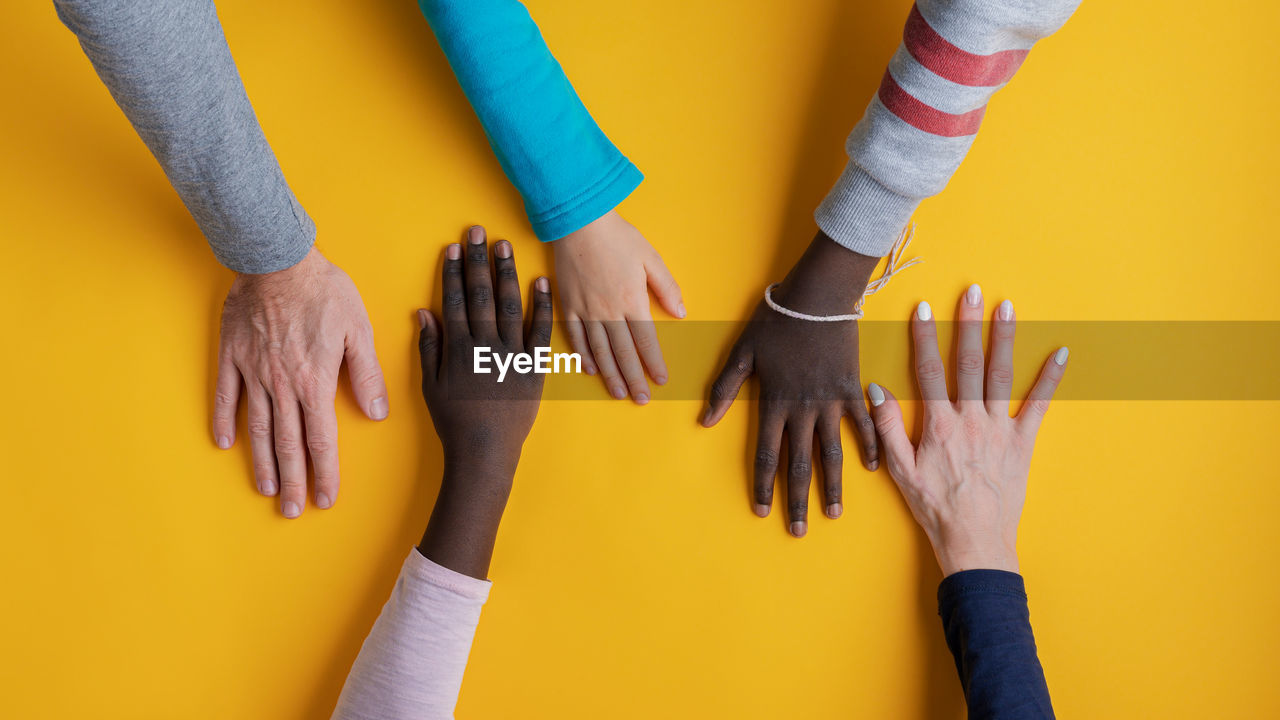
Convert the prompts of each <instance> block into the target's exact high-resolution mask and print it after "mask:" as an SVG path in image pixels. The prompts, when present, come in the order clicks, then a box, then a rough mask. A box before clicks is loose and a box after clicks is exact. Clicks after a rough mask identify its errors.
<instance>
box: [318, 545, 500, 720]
mask: <svg viewBox="0 0 1280 720" xmlns="http://www.w3.org/2000/svg"><path fill="white" fill-rule="evenodd" d="M488 597H489V582H488V581H487V580H477V579H475V578H473V577H468V576H466V575H462V574H460V573H456V572H454V571H452V570H449V569H448V568H444V567H441V566H439V565H437V564H435V563H433V562H431V561H430V560H428V559H427V558H425V557H423V556H422V553H420V552H418V550H417V549H416V548H415V549H414V550H412V551H410V552H409V557H408V558H407V559H406V560H405V561H404V567H403V568H401V570H400V578H399V579H398V580H396V586H395V589H394V590H392V591H391V597H390V599H388V600H387V604H386V605H384V606H383V607H382V613H381V614H380V615H378V620H377V621H376V622H374V624H373V629H372V630H370V631H369V637H367V638H365V641H364V646H363V647H361V648H360V654H359V655H358V656H357V657H356V661H355V664H354V665H352V666H351V672H350V674H348V675H347V682H346V684H345V685H344V686H343V687H342V695H341V696H340V697H339V698H338V707H337V708H336V709H335V710H334V712H333V717H334V718H340V719H341V720H355V719H357V718H451V717H453V708H454V706H455V705H457V702H458V690H459V689H460V688H461V687H462V673H463V670H465V669H466V666H467V655H468V654H470V652H471V640H472V638H473V637H474V636H475V632H476V624H477V623H479V621H480V608H481V607H483V606H484V601H485V600H486V599H487V598H488Z"/></svg>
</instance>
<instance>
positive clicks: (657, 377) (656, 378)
mask: <svg viewBox="0 0 1280 720" xmlns="http://www.w3.org/2000/svg"><path fill="white" fill-rule="evenodd" d="M653 381H654V382H656V383H658V384H659V385H666V384H667V376H666V375H655V376H654V378H653Z"/></svg>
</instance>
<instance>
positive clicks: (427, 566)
mask: <svg viewBox="0 0 1280 720" xmlns="http://www.w3.org/2000/svg"><path fill="white" fill-rule="evenodd" d="M400 577H401V578H402V579H404V580H406V581H416V582H421V583H425V584H427V585H434V586H435V587H438V588H442V589H444V590H448V591H450V592H452V593H456V594H458V595H461V596H462V597H464V598H466V599H468V600H475V601H478V602H481V603H483V602H484V601H485V600H488V599H489V588H490V587H491V586H492V585H493V583H491V582H489V581H488V580H478V579H476V578H473V577H471V576H470V575H463V574H462V573H460V572H456V571H454V570H450V569H449V568H447V567H445V566H443V565H437V564H436V563H434V562H431V560H429V559H428V558H427V556H425V555H423V554H422V551H420V550H418V548H416V547H415V548H414V549H412V550H410V551H409V557H408V558H406V559H405V561H404V567H403V568H402V569H401V570H400Z"/></svg>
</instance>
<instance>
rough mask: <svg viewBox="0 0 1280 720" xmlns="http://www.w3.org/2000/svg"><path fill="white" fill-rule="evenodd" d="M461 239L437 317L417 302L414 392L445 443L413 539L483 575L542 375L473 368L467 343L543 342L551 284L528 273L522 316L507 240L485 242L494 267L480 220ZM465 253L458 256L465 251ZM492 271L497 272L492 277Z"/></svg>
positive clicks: (512, 347) (524, 349) (499, 349)
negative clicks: (437, 481) (431, 498)
mask: <svg viewBox="0 0 1280 720" xmlns="http://www.w3.org/2000/svg"><path fill="white" fill-rule="evenodd" d="M467 235H468V236H467V244H466V247H465V248H463V246H461V245H459V244H457V243H454V244H452V245H450V246H449V247H448V248H446V249H445V261H444V271H443V273H442V274H443V278H442V293H443V312H442V315H443V322H440V321H437V320H436V318H435V316H433V315H432V314H431V312H430V311H428V310H419V311H418V320H419V323H420V324H421V326H422V331H421V333H420V334H419V339H418V349H419V351H420V354H421V356H422V396H423V397H424V398H425V399H426V401H427V409H428V410H429V411H430V413H431V422H432V424H433V425H434V426H435V429H436V434H437V435H439V436H440V444H441V446H442V448H443V449H444V478H443V480H442V481H441V485H440V495H439V497H438V498H437V499H436V505H435V508H434V510H433V511H432V514H431V520H430V522H429V523H428V524H427V529H426V532H425V533H424V534H423V536H422V543H421V544H420V545H419V546H418V547H419V550H420V551H421V552H422V554H423V555H425V556H426V557H428V558H430V559H431V560H432V561H434V562H436V563H438V564H440V565H443V566H444V567H447V568H449V569H451V570H455V571H457V572H461V573H464V574H467V575H471V576H473V577H480V578H482V577H484V576H485V574H486V573H487V572H488V568H489V559H490V557H491V555H492V553H493V544H494V539H495V537H496V535H497V531H498V522H499V521H500V520H501V519H502V511H503V510H504V509H505V507H506V503H507V496H508V495H509V494H510V492H511V484H512V478H513V477H514V475H515V470H516V464H517V463H518V462H519V460H520V449H521V447H522V446H523V445H524V441H525V438H526V437H527V436H528V435H529V430H530V429H531V428H532V427H533V421H534V418H535V417H536V416H537V414H538V403H539V401H540V400H541V397H542V380H543V375H541V374H538V373H533V372H530V373H519V372H515V371H510V372H508V373H507V374H506V376H505V378H504V379H503V381H502V382H499V381H498V375H497V373H494V372H490V373H477V372H475V367H474V365H475V355H474V353H475V349H476V348H478V347H487V348H489V349H490V351H491V352H492V353H494V354H501V355H505V354H516V353H528V354H530V355H532V354H533V353H534V352H535V351H536V349H537V348H538V347H548V346H549V345H550V342H551V285H550V282H549V281H548V280H547V278H545V277H540V278H538V279H537V281H536V282H535V283H534V289H533V291H532V297H531V301H532V309H531V311H530V317H529V321H528V323H527V325H526V322H525V318H524V311H523V309H522V306H521V302H520V295H521V288H520V281H519V279H518V277H517V275H516V265H515V258H514V257H513V253H512V249H511V244H510V243H508V242H507V241H505V240H501V241H498V242H497V243H495V244H494V249H493V272H491V271H490V268H489V251H488V247H487V246H486V242H485V232H484V229H483V228H480V227H473V228H471V230H470V231H468V234H467ZM464 255H465V260H464ZM495 275H496V280H495V279H494V277H495Z"/></svg>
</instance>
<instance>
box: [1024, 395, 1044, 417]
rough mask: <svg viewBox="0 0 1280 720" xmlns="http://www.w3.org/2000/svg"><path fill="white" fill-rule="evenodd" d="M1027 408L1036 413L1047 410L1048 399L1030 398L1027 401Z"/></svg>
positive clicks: (1039, 413)
mask: <svg viewBox="0 0 1280 720" xmlns="http://www.w3.org/2000/svg"><path fill="white" fill-rule="evenodd" d="M1027 408H1028V409H1030V410H1031V412H1033V413H1035V414H1037V415H1044V414H1045V413H1047V412H1049V401H1048V400H1045V399H1043V398H1032V399H1031V400H1028V401H1027Z"/></svg>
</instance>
